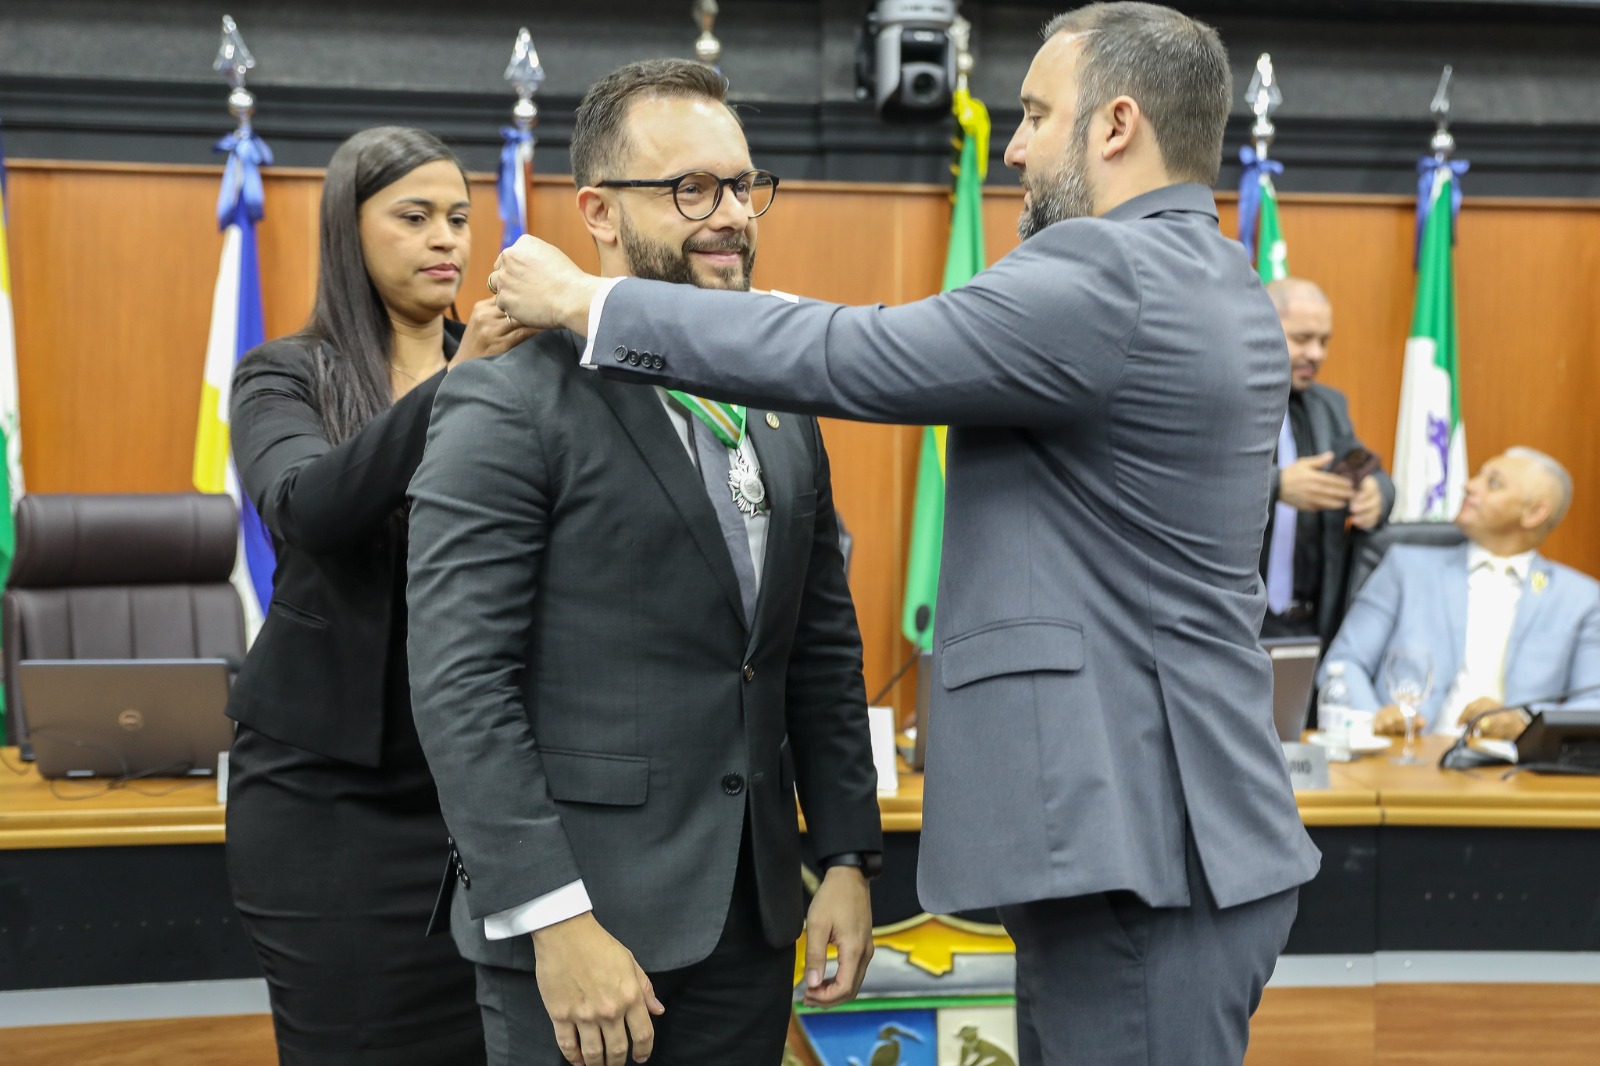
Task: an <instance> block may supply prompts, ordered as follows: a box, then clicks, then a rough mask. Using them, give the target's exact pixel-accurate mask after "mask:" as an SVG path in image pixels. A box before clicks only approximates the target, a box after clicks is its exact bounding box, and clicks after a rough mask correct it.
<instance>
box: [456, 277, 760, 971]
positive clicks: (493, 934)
mask: <svg viewBox="0 0 1600 1066" xmlns="http://www.w3.org/2000/svg"><path fill="white" fill-rule="evenodd" d="M607 291H608V292H609V291H610V290H609V289H607ZM596 303H597V304H598V303H599V301H596ZM590 335H591V336H592V335H593V330H592V329H591V331H590ZM656 392H657V393H658V394H659V395H660V397H661V404H662V406H663V407H664V408H665V409H666V412H667V417H668V418H670V419H671V420H672V428H673V429H675V430H677V432H678V439H679V440H680V441H682V442H683V446H684V448H685V449H686V450H687V451H688V452H689V456H690V459H691V460H693V461H695V462H696V463H697V464H698V461H699V460H698V458H697V457H696V454H695V449H694V442H693V438H692V437H691V436H690V433H691V427H690V425H689V419H690V418H692V417H694V416H693V415H691V414H689V413H688V412H687V411H686V410H685V409H684V408H683V407H682V406H681V405H680V404H678V402H677V401H676V400H674V399H673V398H672V397H671V396H669V395H668V394H667V390H665V389H657V390H656ZM736 454H737V455H742V456H744V457H745V459H746V460H747V461H748V462H749V464H750V465H751V467H753V468H754V469H755V471H756V472H757V473H760V471H761V461H760V460H759V459H758V458H757V457H756V452H755V448H753V447H752V446H751V444H750V437H749V434H746V435H745V436H744V437H743V438H742V439H741V440H740V441H739V447H738V448H737V449H734V448H730V449H728V455H729V460H730V463H731V460H732V457H733V456H734V455H736ZM744 528H745V534H746V536H748V537H749V540H750V561H751V563H752V564H753V565H754V569H755V578H756V590H757V591H758V592H759V591H760V588H761V565H762V563H763V562H764V561H765V560H766V557H767V513H766V512H762V513H760V514H754V515H745V516H744ZM593 909H594V905H593V904H592V903H591V902H590V901H589V891H588V889H586V888H584V887H583V881H582V880H581V879H580V880H577V881H573V882H571V883H570V884H565V885H562V886H561V887H560V888H558V889H555V890H554V891H552V892H546V893H545V894H544V895H542V896H540V897H538V898H537V899H532V900H529V901H528V902H527V903H522V904H518V905H517V906H515V907H510V908H508V909H506V910H503V911H498V912H496V913H494V914H491V915H489V916H488V917H487V918H485V919H484V920H483V935H484V936H485V937H486V938H487V939H489V940H509V939H510V938H511V937H514V936H526V935H528V934H529V933H532V932H535V931H537V930H539V929H543V928H545V927H546V926H551V925H555V924H556V923H557V922H564V921H566V920H567V919H568V918H576V917H577V916H578V915H580V914H583V913H585V912H587V911H591V910H593Z"/></svg>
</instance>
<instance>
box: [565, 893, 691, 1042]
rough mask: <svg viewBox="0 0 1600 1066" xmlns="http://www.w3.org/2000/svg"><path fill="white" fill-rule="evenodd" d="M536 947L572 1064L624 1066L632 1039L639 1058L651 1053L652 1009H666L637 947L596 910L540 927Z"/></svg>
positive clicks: (653, 1034)
mask: <svg viewBox="0 0 1600 1066" xmlns="http://www.w3.org/2000/svg"><path fill="white" fill-rule="evenodd" d="M533 953H534V956H535V965H534V974H535V976H536V977H537V978H538V981H539V995H540V996H541V997H542V998H543V999H544V1007H545V1010H547V1011H548V1012H549V1013H550V1021H551V1023H552V1024H554V1025H555V1030H556V1045H557V1046H558V1047H560V1048H561V1054H562V1055H563V1056H565V1058H566V1060H567V1061H568V1062H570V1063H572V1066H622V1064H623V1063H624V1062H625V1061H626V1060H627V1057H628V1043H629V1040H630V1039H631V1040H632V1042H633V1060H634V1061H635V1062H644V1061H645V1060H646V1059H648V1058H649V1057H650V1052H651V1051H652V1050H653V1048H654V1046H655V1027H654V1026H653V1025H651V1024H650V1016H651V1015H652V1014H656V1015H659V1014H663V1013H665V1011H666V1008H665V1007H663V1006H662V1005H661V1001H660V1000H658V999H656V993H655V989H654V988H652V987H651V985H650V978H648V977H646V976H645V973H644V971H643V970H641V969H640V968H639V964H638V963H637V962H635V961H634V960H633V953H632V952H630V951H629V950H628V949H627V948H625V947H623V946H622V945H621V944H620V943H618V942H617V941H616V939H615V938H613V937H612V936H611V934H610V933H608V932H606V931H605V929H603V928H602V927H601V925H600V923H599V922H597V921H595V918H594V914H593V913H592V912H585V913H583V914H580V915H578V916H577V917H576V918H569V919H567V920H566V921H564V922H557V923H556V924H555V925H550V926H546V927H545V928H543V929H539V930H537V931H535V932H534V934H533Z"/></svg>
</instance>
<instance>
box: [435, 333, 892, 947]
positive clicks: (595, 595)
mask: <svg viewBox="0 0 1600 1066" xmlns="http://www.w3.org/2000/svg"><path fill="white" fill-rule="evenodd" d="M576 360H577V350H576V348H575V347H574V345H573V340H572V336H571V335H570V334H568V333H565V332H552V333H545V334H542V335H541V336H539V337H537V338H535V339H534V340H532V341H529V342H527V343H525V344H523V345H522V346H520V347H518V348H516V349H514V350H513V351H511V352H508V353H507V354H506V355H503V356H500V357H499V358H496V359H488V360H480V361H475V362H472V363H469V364H466V365H463V366H462V367H460V368H458V369H456V370H454V371H452V372H451V373H450V375H449V376H448V378H447V379H446V381H445V383H444V385H443V386H442V387H441V388H440V390H439V395H438V398H437V400H436V401H435V404H434V410H433V424H432V426H431V427H430V429H429V433H428V445H427V450H426V453H425V454H424V457H423V460H422V465H421V467H420V468H419V469H418V471H417V475H416V478H415V480H414V481H413V482H412V486H411V498H412V511H411V558H410V583H409V586H408V592H407V598H408V600H409V603H410V610H411V619H412V626H411V630H410V635H409V649H408V659H409V661H410V664H411V683H412V708H413V711H414V713H415V715H416V720H417V730H418V733H419V735H420V736H421V738H422V743H423V748H424V750H425V751H426V752H427V755H428V762H429V765H430V767H431V768H432V770H433V774H434V778H435V780H436V781H437V783H438V787H439V798H440V803H441V806H442V807H443V810H444V815H445V821H446V822H447V823H448V825H449V826H450V831H451V833H452V835H453V836H454V838H455V841H456V845H457V847H458V849H459V851H460V854H461V859H462V863H463V865H464V868H465V872H466V876H465V878H464V879H463V885H462V888H461V889H459V890H458V891H457V892H456V894H455V905H454V910H453V914H452V928H453V931H454V933H455V935H456V939H457V943H458V945H459V946H460V947H461V950H462V952H463V954H465V955H466V956H467V957H468V958H470V959H473V960H475V961H480V962H488V963H492V964H495V965H500V966H511V967H517V968H521V969H532V968H533V951H532V945H531V943H530V941H529V939H528V938H527V937H525V936H518V937H514V938H512V939H509V940H499V941H488V940H486V939H485V938H484V935H483V933H482V923H481V922H480V921H477V919H481V918H483V917H485V916H487V915H490V914H495V913H497V912H500V911H503V910H506V909H508V908H511V907H515V906H517V905H519V904H522V903H525V902H528V901H529V900H532V899H535V898H537V897H538V896H541V895H543V894H544V893H546V892H549V891H552V890H553V889H556V888H559V887H561V886H563V885H565V884H568V883H570V882H572V881H574V880H577V879H579V878H582V880H583V881H584V884H585V887H586V888H587V890H588V892H589V896H590V899H591V900H592V902H593V904H594V912H595V917H596V919H597V920H598V921H599V922H600V923H601V924H602V925H603V926H605V927H606V928H607V929H608V930H609V931H610V932H611V933H612V935H614V936H616V937H617V938H618V939H619V940H620V941H621V942H622V943H623V944H624V945H626V946H627V947H628V948H629V950H631V951H632V952H633V953H634V955H635V957H636V958H637V959H638V961H639V963H640V965H641V966H643V967H644V968H645V969H646V970H662V969H673V968H677V967H681V966H686V965H689V964H691V963H694V962H697V961H699V960H701V959H703V958H705V957H706V956H707V955H708V954H709V953H710V952H711V949H712V948H713V947H714V946H715V944H716V942H717V940H718V938H719V936H720V934H721V932H722V927H723V922H724V919H725V917H726V915H727V912H728V904H729V900H730V898H731V893H732V889H733V879H734V873H735V869H736V867H737V859H738V854H739V848H740V836H741V832H742V830H743V827H744V825H745V824H746V822H748V824H749V835H750V843H751V846H752V850H753V857H754V866H755V874H756V884H757V889H758V892H759V896H760V902H761V913H762V921H763V926H764V929H765V932H766V935H767V938H768V940H769V941H770V942H771V943H772V944H774V945H778V944H783V943H792V942H793V941H794V939H795V937H796V936H797V935H798V934H799V932H800V927H801V922H802V919H803V906H802V893H801V883H800V848H799V831H798V826H797V820H796V817H795V787H796V786H798V789H799V795H800V800H801V803H802V804H803V806H804V807H805V811H806V816H807V825H808V831H809V833H810V835H811V839H812V841H813V843H814V844H815V846H816V849H817V852H818V853H819V854H823V855H827V854H831V853H837V852H844V851H868V850H873V851H875V850H880V849H881V847H882V844H881V840H882V838H881V834H880V830H879V820H878V808H877V798H876V775H875V774H874V772H873V767H872V757H871V748H870V744H869V741H868V736H867V722H866V712H865V699H864V693H863V689H862V680H861V641H860V635H859V633H858V631H857V629H856V620H855V610H854V607H853V606H852V604H851V601H850V595H849V590H848V589H847V588H846V585H845V578H844V572H843V569H842V566H841V560H840V554H839V525H838V520H837V518H836V517H835V515H834V510H833V498H832V490H831V488H830V482H829V475H828V461H827V455H826V453H825V452H824V451H823V447H822V438H821V434H820V432H819V431H818V428H817V424H816V422H815V420H813V419H810V418H802V417H797V416H792V415H787V414H786V415H782V416H781V417H780V420H779V426H778V428H773V427H771V426H770V425H769V424H768V423H767V421H766V420H765V412H764V411H757V410H752V411H751V412H750V413H749V425H750V434H751V436H752V438H753V443H754V446H755V449H756V454H757V456H758V457H759V459H760V462H761V466H762V470H763V476H764V477H765V479H766V482H767V490H768V496H769V498H770V499H771V501H772V510H771V512H770V517H769V518H768V520H767V521H768V522H769V526H768V533H767V546H766V557H765V563H764V569H763V572H762V581H761V594H760V600H759V603H758V604H757V608H756V615H755V619H754V624H753V626H752V627H750V628H747V627H746V625H745V621H744V616H743V609H742V607H741V605H740V595H739V587H738V582H737V578H736V577H735V575H734V570H733V564H732V562H731V559H730V557H729V555H728V550H727V547H726V546H725V544H724V542H723V539H722V535H721V531H720V529H719V527H718V524H717V519H716V514H715V512H714V511H713V509H712V505H711V501H710V500H709V498H708V497H707V495H706V490H705V487H704V485H703V484H702V482H701V480H700V476H699V474H698V473H697V472H696V471H695V469H694V466H693V464H692V462H691V461H690V458H689V455H688V452H687V451H686V449H685V448H684V446H683V444H682V442H681V440H680V439H679V437H678V435H677V433H676V431H675V430H674V428H673V426H672V423H671V420H670V419H669V417H668V416H667V413H666V411H665V410H664V409H663V407H662V404H661V401H660V398H659V396H658V394H657V393H656V392H655V390H654V389H651V388H640V387H638V386H628V385H622V384H619V383H617V382H611V381H606V380H604V379H603V378H602V377H601V376H600V375H598V374H595V373H592V372H589V371H584V370H581V369H579V368H578V367H577V366H575V365H574V364H575V363H576Z"/></svg>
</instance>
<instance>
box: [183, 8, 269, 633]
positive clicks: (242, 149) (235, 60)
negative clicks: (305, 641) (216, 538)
mask: <svg viewBox="0 0 1600 1066" xmlns="http://www.w3.org/2000/svg"><path fill="white" fill-rule="evenodd" d="M255 65H256V61H255V57H254V56H252V55H251V54H250V49H249V48H248V47H246V45H245V43H244V37H243V35H242V34H240V32H239V27H238V25H237V24H236V23H235V22H234V21H233V19H232V18H230V17H229V16H227V15H224V16H222V43H221V44H220V46H219V47H218V49H217V57H216V59H215V60H214V61H213V62H212V64H211V67H212V69H213V70H215V71H216V72H217V73H219V74H221V75H223V76H224V77H225V78H226V79H227V81H228V85H229V93H228V113H229V114H230V115H232V116H233V120H234V130H233V132H232V133H230V134H228V135H227V136H226V137H224V138H223V139H222V140H220V141H218V142H217V144H216V145H215V150H216V151H218V152H226V153H227V156H228V159H227V163H226V164H225V165H224V166H223V170H222V187H221V189H220V190H219V192H218V194H217V227H218V229H220V230H221V231H222V256H221V260H220V262H219V263H218V266H217V284H216V289H215V290H214V292H213V294H212V301H211V329H210V333H209V335H208V337H207V340H206V356H205V368H204V373H203V377H202V379H201V384H200V417H199V424H198V426H197V428H196V430H195V449H194V472H193V476H194V487H195V488H196V489H198V490H199V491H201V492H210V493H225V494H227V495H228V496H230V497H232V498H233V501H234V503H235V504H236V505H237V507H238V510H239V548H238V551H237V553H236V554H235V556H234V566H233V573H232V575H231V577H230V581H231V582H232V584H233V586H234V588H235V589H236V590H238V593H239V599H240V602H241V604H242V606H243V608H244V618H245V634H246V637H247V639H254V637H255V634H256V632H257V631H258V630H259V629H260V627H261V622H262V619H263V617H264V615H265V613H266V609H267V605H268V603H269V602H270V601H271V599H272V573H273V570H274V568H275V566H276V562H277V560H276V558H275V555H274V552H273V548H272V540H271V538H270V536H268V534H267V530H266V526H265V525H264V524H263V523H262V521H261V517H260V516H259V515H258V514H256V510H255V507H254V505H253V504H252V503H251V502H250V498H249V496H247V495H246V494H245V493H244V492H243V491H242V490H241V489H240V486H239V479H238V472H237V470H236V469H235V467H234V464H233V462H232V456H231V448H230V442H229V412H228V402H229V395H230V392H231V388H232V380H233V368H234V366H235V365H236V364H237V363H238V362H239V360H240V358H241V357H243V356H244V354H245V353H246V352H248V351H249V350H250V349H252V348H254V347H256V346H257V345H259V344H261V343H262V342H263V341H264V340H265V339H266V335H265V334H266V327H265V322H264V319H263V316H262V309H261V272H260V267H259V264H258V262H257V256H256V223H257V222H259V221H260V220H261V218H262V217H263V214H264V208H265V197H264V193H263V188H262V183H261V168H262V167H263V166H267V165H270V164H271V163H272V151H271V150H270V149H269V148H268V147H267V145H266V142H264V141H263V140H261V138H260V137H257V136H256V134H255V130H254V128H253V120H254V117H255V105H256V98H255V94H254V93H252V92H251V91H250V90H249V88H248V87H247V86H246V84H245V82H246V79H247V77H248V76H249V73H250V71H252V70H254V69H255Z"/></svg>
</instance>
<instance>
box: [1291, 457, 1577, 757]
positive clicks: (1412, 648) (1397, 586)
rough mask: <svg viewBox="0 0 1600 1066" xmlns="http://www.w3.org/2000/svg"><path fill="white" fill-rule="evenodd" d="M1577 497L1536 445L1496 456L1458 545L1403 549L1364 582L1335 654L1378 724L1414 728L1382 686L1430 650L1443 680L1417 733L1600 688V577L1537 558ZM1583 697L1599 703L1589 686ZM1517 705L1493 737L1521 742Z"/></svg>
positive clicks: (1485, 729)
mask: <svg viewBox="0 0 1600 1066" xmlns="http://www.w3.org/2000/svg"><path fill="white" fill-rule="evenodd" d="M1571 502H1572V478H1571V477H1570V476H1569V475H1568V474H1567V471H1566V470H1565V469H1564V468H1563V467H1562V466H1561V464H1560V463H1558V462H1556V461H1555V460H1554V459H1552V458H1550V457H1549V456H1548V455H1545V454H1543V453H1542V452H1537V451H1534V450H1533V449H1532V448H1512V449H1510V450H1508V451H1507V452H1506V453H1505V454H1503V455H1499V456H1496V457H1495V458H1493V459H1490V460H1489V461H1488V462H1487V463H1485V464H1484V465H1483V469H1482V470H1480V471H1479V472H1478V475H1477V476H1476V477H1474V478H1473V479H1472V480H1471V481H1469V482H1468V483H1467V493H1466V499H1465V500H1464V501H1463V502H1462V505H1461V512H1460V513H1459V514H1458V515H1457V516H1456V525H1457V526H1458V527H1460V529H1461V531H1462V532H1463V533H1465V534H1466V535H1467V543H1466V544H1462V545H1458V546H1455V547H1449V548H1442V547H1423V546H1419V545H1403V544H1402V545H1396V546H1394V547H1392V548H1390V549H1389V551H1388V552H1387V554H1385V555H1384V558H1383V562H1382V563H1381V564H1379V566H1378V568H1377V569H1376V570H1375V571H1373V574H1372V577H1371V578H1369V579H1368V580H1367V583H1366V584H1365V585H1364V586H1362V588H1361V593H1360V595H1359V596H1358V597H1357V598H1356V601H1355V602H1354V603H1352V604H1351V605H1350V611H1349V613H1348V614H1347V615H1346V616H1345V620H1344V624H1343V625H1342V626H1341V627H1340V629H1339V634H1338V636H1337V637H1335V638H1334V641H1333V644H1332V645H1331V646H1330V647H1329V648H1328V654H1327V657H1326V658H1325V659H1324V661H1323V666H1322V670H1321V672H1320V673H1319V676H1318V681H1319V682H1321V681H1322V680H1325V678H1326V674H1327V669H1328V664H1330V663H1335V662H1342V663H1345V664H1346V666H1345V679H1346V680H1347V681H1348V682H1349V685H1350V692H1351V703H1352V706H1354V707H1355V708H1356V709H1358V710H1376V711H1377V717H1376V718H1375V720H1374V723H1373V728H1374V731H1375V732H1377V733H1380V734H1390V735H1396V734H1403V733H1404V732H1405V719H1404V717H1403V715H1402V714H1401V712H1400V709H1399V707H1398V706H1396V705H1395V701H1394V699H1393V698H1392V696H1391V695H1390V694H1389V692H1388V689H1387V686H1386V685H1385V684H1384V680H1383V664H1384V659H1385V657H1386V656H1387V655H1388V654H1389V653H1390V652H1394V651H1406V652H1413V653H1421V654H1423V655H1425V656H1427V658H1428V660H1429V661H1430V662H1431V664H1432V667H1433V687H1432V690H1431V691H1430V692H1429V694H1428V696H1427V698H1426V699H1424V700H1423V702H1422V705H1421V706H1420V707H1418V708H1417V710H1418V712H1419V715H1420V718H1421V722H1420V723H1419V724H1418V729H1419V731H1428V732H1434V733H1451V734H1456V733H1460V732H1461V729H1462V727H1463V724H1464V723H1465V722H1466V721H1467V720H1468V719H1470V718H1471V717H1472V716H1473V715H1475V714H1478V713H1480V712H1483V711H1485V710H1488V709H1490V708H1494V707H1503V706H1506V705H1515V704H1519V703H1525V702H1527V701H1530V700H1538V699H1542V698H1546V697H1550V696H1553V695H1556V694H1558V693H1574V692H1575V691H1576V690H1579V689H1586V688H1589V687H1590V686H1593V687H1594V688H1596V689H1600V584H1597V583H1596V582H1595V581H1594V579H1593V578H1590V577H1588V576H1586V575H1584V574H1581V573H1579V572H1578V571H1576V570H1573V569H1572V568H1571V567H1566V566H1562V565H1561V564H1560V563H1553V562H1551V561H1550V560H1548V559H1546V558H1545V557H1544V556H1542V555H1540V554H1539V550H1538V549H1539V546H1540V545H1541V544H1543V543H1544V541H1545V538H1546V537H1548V536H1549V535H1550V534H1551V532H1552V531H1554V529H1555V528H1556V525H1557V524H1558V523H1559V522H1560V521H1561V519H1562V516H1564V515H1565V514H1566V513H1567V508H1568V506H1569V505H1570V503H1571ZM1575 702H1578V703H1581V704H1583V705H1600V693H1595V692H1590V693H1589V694H1588V698H1587V699H1582V698H1580V699H1579V700H1578V701H1575ZM1527 720H1528V719H1527V717H1526V715H1525V714H1524V713H1523V712H1522V711H1520V710H1508V711H1504V712H1502V713H1499V714H1491V715H1487V716H1485V717H1484V719H1483V720H1482V721H1481V722H1479V723H1478V732H1479V734H1481V735H1483V736H1488V737H1494V738H1498V739H1512V738H1514V737H1516V735H1517V734H1518V733H1520V732H1521V731H1522V728H1523V726H1524V725H1526V724H1527Z"/></svg>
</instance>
